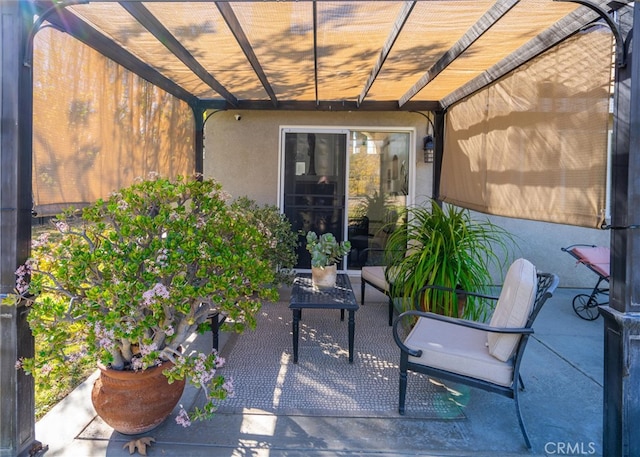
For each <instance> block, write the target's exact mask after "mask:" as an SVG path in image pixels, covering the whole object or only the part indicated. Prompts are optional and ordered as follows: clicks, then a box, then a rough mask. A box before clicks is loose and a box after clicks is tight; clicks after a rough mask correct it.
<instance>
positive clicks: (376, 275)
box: [360, 265, 393, 325]
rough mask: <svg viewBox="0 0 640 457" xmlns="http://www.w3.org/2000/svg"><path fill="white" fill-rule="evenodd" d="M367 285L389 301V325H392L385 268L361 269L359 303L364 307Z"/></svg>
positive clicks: (375, 266) (391, 305)
mask: <svg viewBox="0 0 640 457" xmlns="http://www.w3.org/2000/svg"><path fill="white" fill-rule="evenodd" d="M367 284H369V285H370V286H372V287H374V288H376V289H378V290H379V291H380V292H382V293H383V294H385V295H386V296H387V298H388V300H389V325H391V324H392V323H393V297H392V295H391V282H390V281H389V280H388V278H387V267H385V266H382V265H370V266H364V267H362V270H361V273H360V303H362V304H363V305H364V291H365V288H366V286H367Z"/></svg>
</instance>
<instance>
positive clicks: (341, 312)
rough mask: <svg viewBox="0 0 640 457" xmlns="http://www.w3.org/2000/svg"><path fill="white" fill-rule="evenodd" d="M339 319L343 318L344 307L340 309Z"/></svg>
mask: <svg viewBox="0 0 640 457" xmlns="http://www.w3.org/2000/svg"><path fill="white" fill-rule="evenodd" d="M340 320H341V321H343V320H344V308H343V309H341V310H340Z"/></svg>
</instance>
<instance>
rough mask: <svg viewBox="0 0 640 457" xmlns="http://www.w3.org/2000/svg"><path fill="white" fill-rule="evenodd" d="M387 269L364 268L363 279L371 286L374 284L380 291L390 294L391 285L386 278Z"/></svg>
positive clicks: (376, 267) (377, 267)
mask: <svg viewBox="0 0 640 457" xmlns="http://www.w3.org/2000/svg"><path fill="white" fill-rule="evenodd" d="M385 270H386V267H379V266H372V267H362V272H361V273H360V274H361V278H362V280H363V281H367V282H368V283H369V284H373V285H374V286H376V287H377V288H378V289H380V290H384V291H385V292H386V293H389V283H388V282H387V279H386V278H385Z"/></svg>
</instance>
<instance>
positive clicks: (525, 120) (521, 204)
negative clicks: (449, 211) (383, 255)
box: [440, 27, 612, 227]
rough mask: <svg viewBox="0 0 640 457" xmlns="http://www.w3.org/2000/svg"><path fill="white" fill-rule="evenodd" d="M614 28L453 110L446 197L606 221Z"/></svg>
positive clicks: (585, 221) (490, 208)
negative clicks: (612, 33) (604, 219)
mask: <svg viewBox="0 0 640 457" xmlns="http://www.w3.org/2000/svg"><path fill="white" fill-rule="evenodd" d="M611 56H612V38H611V33H610V32H609V31H608V29H606V28H604V27H599V28H597V29H591V30H590V31H587V32H581V33H579V34H577V35H575V36H574V37H572V38H570V39H568V40H566V41H565V42H563V43H562V44H560V45H559V46H557V47H555V48H554V49H553V50H551V51H548V52H546V53H545V54H542V55H541V56H539V57H538V58H536V59H535V60H533V61H531V62H530V63H528V64H526V65H523V66H521V67H520V68H518V69H517V70H515V71H514V72H512V73H511V74H509V75H508V76H506V77H504V78H502V79H500V80H499V81H497V82H496V83H494V84H492V85H491V86H489V87H488V88H486V89H484V90H482V91H480V92H478V93H476V94H473V95H471V96H469V97H467V98H466V99H464V100H463V101H462V102H460V103H458V104H457V105H455V106H453V107H451V108H450V109H449V111H448V112H447V119H446V127H445V144H444V157H443V164H442V180H441V187H440V197H441V198H442V199H443V200H444V201H446V202H449V203H452V204H455V205H458V206H463V207H467V208H470V209H474V210H477V211H481V212H484V213H489V214H496V215H501V216H507V217H515V218H522V219H536V220H541V221H548V222H557V223H563V224H570V225H579V226H585V227H599V226H600V223H601V222H602V218H603V217H604V214H605V209H606V208H605V206H606V181H607V145H608V140H607V138H608V128H609V103H610V102H609V100H610V85H611V73H612V67H611V65H612V64H611V62H612V58H611Z"/></svg>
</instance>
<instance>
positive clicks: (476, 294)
mask: <svg viewBox="0 0 640 457" xmlns="http://www.w3.org/2000/svg"><path fill="white" fill-rule="evenodd" d="M428 289H437V290H443V291H445V292H455V293H456V294H461V295H469V296H471V297H478V298H486V299H487V300H497V299H498V297H496V296H495V295H487V294H481V293H479V292H471V291H467V290H464V289H454V288H452V287H445V286H437V285H433V284H430V285H426V286H424V287H422V288H421V289H420V290H419V291H418V293H417V294H416V298H415V304H416V305H417V304H419V303H420V297H422V294H424V292H425V291H426V290H428Z"/></svg>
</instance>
